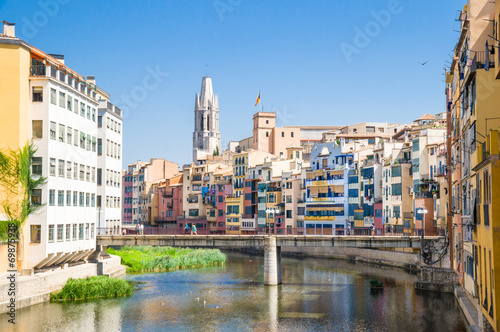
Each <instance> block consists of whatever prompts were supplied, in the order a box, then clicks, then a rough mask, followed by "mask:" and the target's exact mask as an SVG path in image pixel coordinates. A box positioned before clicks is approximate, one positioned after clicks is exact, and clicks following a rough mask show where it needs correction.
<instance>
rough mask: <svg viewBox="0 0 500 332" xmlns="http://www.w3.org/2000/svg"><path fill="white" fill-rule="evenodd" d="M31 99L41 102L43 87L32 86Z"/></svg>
mask: <svg viewBox="0 0 500 332" xmlns="http://www.w3.org/2000/svg"><path fill="white" fill-rule="evenodd" d="M32 101H34V102H42V101H43V87H41V86H34V87H33V98H32Z"/></svg>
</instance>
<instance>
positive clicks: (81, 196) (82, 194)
mask: <svg viewBox="0 0 500 332" xmlns="http://www.w3.org/2000/svg"><path fill="white" fill-rule="evenodd" d="M79 203H80V204H79V205H80V206H82V207H83V206H84V203H85V196H84V193H82V192H80V202H79Z"/></svg>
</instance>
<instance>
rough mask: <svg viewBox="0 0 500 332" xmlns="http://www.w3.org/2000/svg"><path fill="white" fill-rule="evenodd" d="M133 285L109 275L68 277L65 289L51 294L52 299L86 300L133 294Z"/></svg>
mask: <svg viewBox="0 0 500 332" xmlns="http://www.w3.org/2000/svg"><path fill="white" fill-rule="evenodd" d="M132 291H133V287H132V286H131V285H130V283H129V282H128V281H126V280H123V279H116V278H109V277H107V276H97V277H90V278H86V279H72V278H70V279H68V281H67V282H66V285H64V287H63V289H61V290H60V291H58V292H55V293H51V294H50V300H51V301H60V300H84V299H95V298H101V297H118V296H129V295H132Z"/></svg>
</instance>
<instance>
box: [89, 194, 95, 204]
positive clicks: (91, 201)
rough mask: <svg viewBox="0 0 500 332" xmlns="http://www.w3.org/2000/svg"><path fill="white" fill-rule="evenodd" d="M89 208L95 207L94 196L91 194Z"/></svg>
mask: <svg viewBox="0 0 500 332" xmlns="http://www.w3.org/2000/svg"><path fill="white" fill-rule="evenodd" d="M90 206H92V207H95V194H92V197H91V199H90Z"/></svg>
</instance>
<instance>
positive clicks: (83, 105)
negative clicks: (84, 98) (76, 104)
mask: <svg viewBox="0 0 500 332" xmlns="http://www.w3.org/2000/svg"><path fill="white" fill-rule="evenodd" d="M80 115H81V116H85V104H84V103H80Z"/></svg>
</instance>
